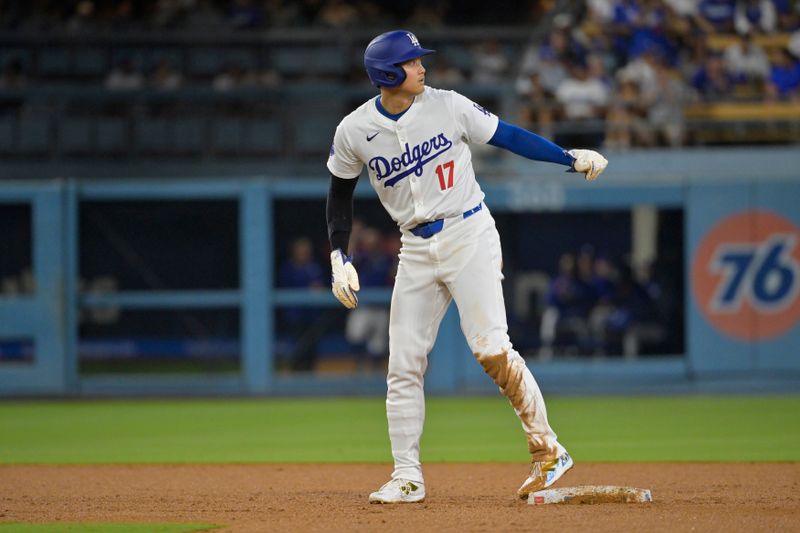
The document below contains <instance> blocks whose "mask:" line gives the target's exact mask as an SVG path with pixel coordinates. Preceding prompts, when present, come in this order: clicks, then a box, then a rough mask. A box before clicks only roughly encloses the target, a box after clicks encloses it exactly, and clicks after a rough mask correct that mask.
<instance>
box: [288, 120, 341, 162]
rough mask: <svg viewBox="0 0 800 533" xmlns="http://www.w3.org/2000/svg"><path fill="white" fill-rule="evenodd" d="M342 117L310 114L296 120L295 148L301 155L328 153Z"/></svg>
mask: <svg viewBox="0 0 800 533" xmlns="http://www.w3.org/2000/svg"><path fill="white" fill-rule="evenodd" d="M340 120H341V116H338V115H333V114H330V113H322V112H320V113H308V114H302V115H299V116H297V117H295V118H294V120H293V121H292V122H293V124H294V136H293V138H294V147H295V150H296V151H297V152H299V153H302V154H305V153H320V152H325V153H327V152H328V150H329V149H330V146H331V142H332V141H333V134H334V133H335V132H336V125H337V124H339V121H340Z"/></svg>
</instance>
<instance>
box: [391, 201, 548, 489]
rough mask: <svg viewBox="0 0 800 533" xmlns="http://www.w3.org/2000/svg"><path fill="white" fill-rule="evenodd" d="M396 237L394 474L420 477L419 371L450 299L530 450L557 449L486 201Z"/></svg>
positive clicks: (537, 456) (540, 453) (542, 454)
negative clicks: (510, 301)
mask: <svg viewBox="0 0 800 533" xmlns="http://www.w3.org/2000/svg"><path fill="white" fill-rule="evenodd" d="M401 241H402V248H401V250H400V263H399V266H398V271H397V278H396V280H395V285H394V291H393V293H392V306H391V312H390V319H389V371H388V376H387V385H388V391H387V395H386V415H387V418H388V421H389V438H390V440H391V444H392V455H393V456H394V473H393V474H392V478H394V479H398V478H401V479H408V480H412V481H418V482H422V481H423V477H422V466H421V464H420V461H419V442H420V438H421V437H422V426H423V423H424V421H425V397H424V393H423V382H424V379H423V375H424V374H425V369H426V368H427V366H428V353H429V352H430V350H431V348H432V347H433V344H434V341H435V340H436V334H437V332H438V330H439V324H440V322H441V320H442V317H443V316H444V313H445V311H446V310H447V307H448V305H449V304H450V301H451V299H455V302H456V305H457V306H458V311H459V315H460V319H461V330H462V331H463V333H464V336H465V337H466V339H467V343H468V344H469V346H470V349H471V350H472V353H473V354H474V355H475V357H476V358H477V360H478V362H479V363H480V364H481V366H482V367H483V369H484V371H485V372H486V373H487V374H489V376H491V378H492V379H493V380H494V382H495V383H496V384H497V385H498V387H500V391H501V392H502V393H503V394H504V395H505V396H506V397H507V398H508V399H509V401H510V403H511V405H512V406H513V407H514V410H515V411H516V413H517V416H519V418H520V420H521V422H522V427H523V429H524V431H525V433H526V435H527V438H528V449H529V451H530V453H531V455H532V458H533V459H534V460H543V459H551V458H553V457H555V456H556V451H557V448H558V446H559V445H558V442H557V439H556V434H555V433H554V432H553V430H552V429H551V428H550V425H549V424H548V422H547V411H546V409H545V405H544V399H543V398H542V393H541V391H540V390H539V386H538V385H537V383H536V380H535V379H534V378H533V375H532V374H531V372H530V370H528V368H527V366H526V365H525V360H524V359H523V358H522V357H521V356H520V355H519V353H517V352H516V350H514V348H513V347H512V345H511V341H510V340H509V338H508V326H507V324H506V312H505V304H504V301H503V289H502V284H501V282H502V279H503V274H502V271H501V269H502V253H501V250H500V237H499V235H498V233H497V229H496V228H495V223H494V219H493V218H492V216H491V214H490V213H489V211H488V209H487V208H486V206H484V207H483V209H482V210H480V211H478V212H477V213H475V214H474V215H472V216H470V217H469V218H466V219H464V218H462V217H455V218H453V219H447V220H445V224H444V229H443V230H442V231H440V232H439V233H437V234H436V235H434V236H432V237H430V238H429V239H423V238H422V237H417V236H415V235H413V234H411V233H410V232H408V231H403V232H402V237H401Z"/></svg>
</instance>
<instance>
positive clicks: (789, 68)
mask: <svg viewBox="0 0 800 533" xmlns="http://www.w3.org/2000/svg"><path fill="white" fill-rule="evenodd" d="M767 96H768V97H769V98H770V99H773V100H774V99H779V100H800V61H797V60H796V59H795V58H794V57H793V56H792V54H791V53H790V52H789V50H788V49H786V48H783V49H781V50H780V51H779V52H778V54H777V56H776V59H775V62H774V63H773V65H772V69H771V70H770V74H769V80H768V82H767Z"/></svg>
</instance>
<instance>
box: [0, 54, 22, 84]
mask: <svg viewBox="0 0 800 533" xmlns="http://www.w3.org/2000/svg"><path fill="white" fill-rule="evenodd" d="M27 81H28V80H27V77H26V76H25V70H24V69H23V67H22V61H20V60H19V59H18V58H13V59H11V60H9V61H8V62H6V64H5V66H4V67H3V75H2V76H0V89H12V90H13V89H22V88H24V87H25V85H26V83H27Z"/></svg>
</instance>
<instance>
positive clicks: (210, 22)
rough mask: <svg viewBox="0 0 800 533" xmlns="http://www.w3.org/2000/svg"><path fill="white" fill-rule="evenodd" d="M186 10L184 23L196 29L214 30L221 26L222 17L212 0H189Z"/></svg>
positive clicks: (222, 22)
mask: <svg viewBox="0 0 800 533" xmlns="http://www.w3.org/2000/svg"><path fill="white" fill-rule="evenodd" d="M191 1H192V2H193V3H192V7H191V9H188V10H187V12H186V19H185V25H186V27H187V28H189V29H192V30H196V31H208V30H216V29H219V28H221V27H222V26H223V24H224V17H223V16H222V13H221V12H220V11H219V10H218V9H217V7H216V5H214V2H213V1H212V0H191Z"/></svg>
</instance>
